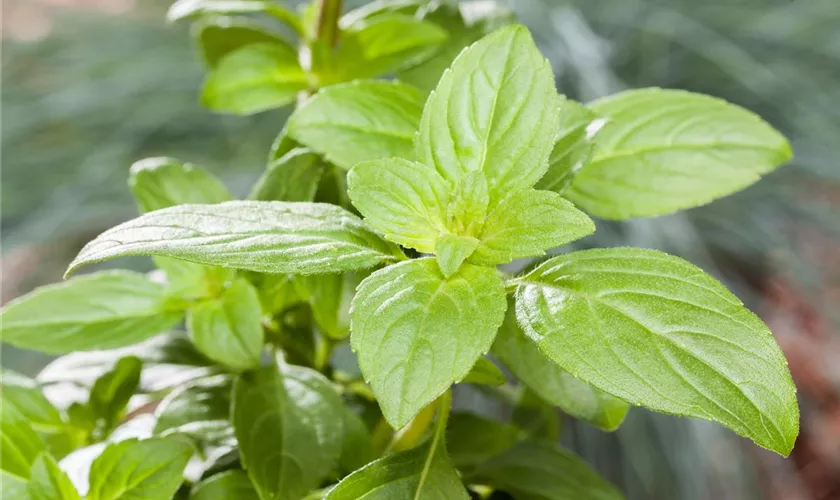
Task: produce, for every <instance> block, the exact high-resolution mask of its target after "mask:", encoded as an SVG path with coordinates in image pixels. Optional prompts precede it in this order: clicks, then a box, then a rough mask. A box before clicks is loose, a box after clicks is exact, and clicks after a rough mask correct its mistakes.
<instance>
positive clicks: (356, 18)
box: [338, 0, 429, 29]
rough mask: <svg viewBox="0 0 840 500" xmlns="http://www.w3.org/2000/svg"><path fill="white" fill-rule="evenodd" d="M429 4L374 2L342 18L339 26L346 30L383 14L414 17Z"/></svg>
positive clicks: (400, 0) (415, 0) (405, 0)
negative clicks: (421, 8)
mask: <svg viewBox="0 0 840 500" xmlns="http://www.w3.org/2000/svg"><path fill="white" fill-rule="evenodd" d="M428 4H429V0H373V1H372V2H368V3H365V4H363V5H361V6H359V7H357V8H355V9H353V10H351V11H349V12H347V13H346V14H344V15H343V16H341V19H339V22H338V24H339V26H340V27H341V28H342V29H346V28H348V27H350V26H353V25H357V23H362V22H364V21H365V20H367V19H373V18H375V17H377V16H381V15H383V14H394V13H396V14H407V15H414V14H415V13H416V12H417V10H418V9H419V8H420V7H424V6H426V5H428Z"/></svg>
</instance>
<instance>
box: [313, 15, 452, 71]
mask: <svg viewBox="0 0 840 500" xmlns="http://www.w3.org/2000/svg"><path fill="white" fill-rule="evenodd" d="M444 40H446V31H444V30H443V29H441V28H440V27H439V26H437V25H435V24H433V23H429V22H426V21H421V20H419V19H416V18H415V17H414V16H410V15H405V14H397V13H391V14H384V15H379V16H375V17H373V18H368V19H365V20H363V21H359V22H357V23H355V24H354V25H352V26H348V27H347V28H346V29H345V30H342V33H341V39H340V40H339V44H338V47H337V48H336V49H335V51H334V52H333V51H332V50H330V48H328V47H324V46H317V45H316V46H315V47H314V48H313V52H314V53H313V63H312V67H313V72H314V73H315V75H316V77H317V78H318V82H319V84H320V85H321V86H329V85H332V84H335V83H339V82H345V81H349V80H357V79H363V78H374V77H377V76H382V75H385V74H388V73H393V72H395V71H398V70H400V69H402V68H405V67H409V66H411V65H413V64H417V63H418V62H421V61H423V60H425V59H427V58H428V57H429V56H431V55H432V54H433V53H434V52H435V50H437V48H438V46H439V45H440V44H441V43H443V41H444Z"/></svg>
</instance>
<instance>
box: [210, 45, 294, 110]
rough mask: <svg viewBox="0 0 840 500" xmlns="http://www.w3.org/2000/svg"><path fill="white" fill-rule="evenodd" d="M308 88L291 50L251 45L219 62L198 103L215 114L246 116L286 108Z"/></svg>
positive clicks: (279, 46)
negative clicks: (285, 106)
mask: <svg viewBox="0 0 840 500" xmlns="http://www.w3.org/2000/svg"><path fill="white" fill-rule="evenodd" d="M307 87H309V81H308V77H307V75H306V73H305V72H304V71H303V70H302V69H301V67H300V64H299V63H298V56H297V52H296V51H295V49H294V48H293V47H291V46H289V45H281V44H278V43H254V44H250V45H245V46H244V47H241V48H239V49H236V50H235V51H233V52H231V53H229V54H227V55H226V56H224V57H223V58H222V60H221V61H219V64H218V65H217V66H216V68H215V69H214V70H213V71H212V72H211V73H210V74H209V75H208V76H207V80H206V81H205V82H204V89H203V90H202V92H201V101H202V103H203V104H204V105H205V106H207V107H208V108H210V109H213V110H216V111H223V112H228V113H235V114H240V115H249V114H253V113H259V112H260V111H265V110H268V109H272V108H279V107H281V106H284V105H286V104H289V103H291V102H293V101H294V100H295V98H296V97H297V94H298V92H300V91H301V90H304V89H306V88H307Z"/></svg>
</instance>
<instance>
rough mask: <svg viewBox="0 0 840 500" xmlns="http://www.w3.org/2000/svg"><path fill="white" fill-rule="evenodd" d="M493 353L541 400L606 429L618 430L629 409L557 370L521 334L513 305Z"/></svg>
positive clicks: (614, 399) (534, 345) (494, 345)
mask: <svg viewBox="0 0 840 500" xmlns="http://www.w3.org/2000/svg"><path fill="white" fill-rule="evenodd" d="M493 354H494V355H495V356H496V357H497V358H499V359H500V360H501V361H502V363H504V365H505V366H506V367H507V368H508V369H509V370H510V371H511V372H512V373H513V375H515V376H516V378H518V379H519V380H520V381H521V382H522V383H523V384H525V385H526V386H527V387H528V388H529V389H531V390H532V391H534V392H535V393H536V394H537V395H538V396H539V397H540V398H542V399H543V400H545V401H547V402H549V403H551V404H552V405H554V406H558V407H560V409H562V410H563V411H564V412H566V413H568V414H569V415H571V416H573V417H575V418H578V419H581V420H585V421H586V422H589V423H591V424H592V425H596V426H598V427H600V428H602V429H604V430H608V431H613V430H615V429H617V428H618V426H619V425H621V422H622V421H623V420H624V416H625V415H627V411H628V410H629V408H630V407H629V405H628V404H627V403H625V402H624V401H622V400H620V399H618V398H616V397H613V396H610V395H609V394H605V393H603V392H601V391H599V390H598V389H596V388H594V387H592V386H591V385H589V384H587V383H585V382H582V381H580V380H578V379H576V378H574V377H573V376H571V375H569V374H568V373H566V372H565V371H563V370H561V369H560V368H558V367H557V365H556V364H555V363H554V362H553V361H551V360H550V359H548V358H547V357H546V356H545V354H543V353H541V352H540V349H539V348H538V347H537V344H536V343H535V342H533V341H532V340H531V339H529V338H528V337H527V336H526V335H525V334H524V333H523V332H522V329H521V328H520V327H519V324H518V323H517V322H516V313H515V312H514V308H513V307H512V306H511V307H509V308H508V313H507V315H506V316H505V322H504V323H503V324H502V328H500V329H499V334H498V335H497V336H496V343H495V344H493Z"/></svg>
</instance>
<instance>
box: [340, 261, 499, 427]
mask: <svg viewBox="0 0 840 500" xmlns="http://www.w3.org/2000/svg"><path fill="white" fill-rule="evenodd" d="M385 304H387V307H383V305H385ZM506 306H507V304H506V302H505V294H504V287H503V284H502V282H501V278H500V277H499V274H498V273H497V271H496V270H495V269H492V268H487V267H478V266H472V265H468V264H467V265H464V266H462V267H461V269H460V270H459V271H458V273H457V274H455V275H453V276H452V277H450V278H448V279H447V278H445V277H444V276H443V275H442V274H441V272H440V269H439V268H438V265H437V263H436V262H435V260H434V259H431V258H424V259H417V260H411V261H408V262H403V263H400V264H396V265H393V266H390V267H387V268H385V269H382V270H380V271H377V272H375V273H373V274H371V275H370V276H369V277H367V278H366V279H365V280H364V281H363V282H362V284H361V285H359V288H358V291H357V293H356V297H355V298H354V299H353V307H352V309H351V313H350V320H351V329H350V330H351V332H352V334H351V337H350V341H351V345H352V347H353V350H354V351H356V353H357V354H358V356H359V366H360V367H361V369H362V373H363V374H364V376H365V379H366V380H367V381H368V383H370V385H371V387H372V388H373V392H374V393H375V394H376V397H377V399H378V401H379V405H380V407H381V408H382V413H383V415H384V416H385V418H386V419H387V420H388V423H390V424H391V426H392V427H394V428H400V427H403V426H404V425H406V424H407V423H408V422H409V420H411V419H412V418H413V417H414V416H415V415H416V414H417V412H419V411H420V410H421V409H422V408H423V407H424V406H426V405H427V404H429V403H431V402H432V401H434V400H435V399H436V398H437V397H438V396H440V395H441V394H442V393H443V392H444V391H446V390H447V389H448V388H449V386H450V385H452V384H453V383H454V382H457V381H459V380H461V379H462V378H464V377H465V376H466V375H467V373H469V371H470V369H471V368H472V366H473V365H474V364H475V362H476V360H477V359H478V358H479V357H480V356H481V355H482V354H484V353H485V352H487V351H488V350H489V348H490V345H491V344H492V342H493V337H494V336H495V335H496V330H498V328H499V325H500V324H501V323H502V319H503V317H504V311H505V307H506Z"/></svg>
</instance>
